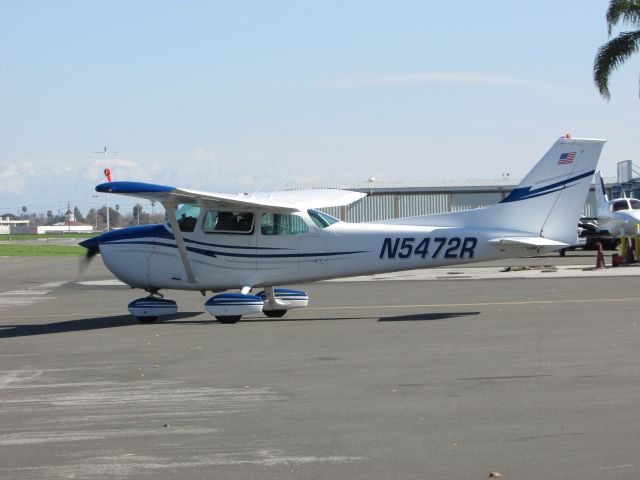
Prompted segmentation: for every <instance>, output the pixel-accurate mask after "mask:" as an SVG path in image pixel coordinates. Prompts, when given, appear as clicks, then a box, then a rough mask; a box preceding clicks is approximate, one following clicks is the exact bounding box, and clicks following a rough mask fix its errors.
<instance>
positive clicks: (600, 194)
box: [595, 171, 640, 237]
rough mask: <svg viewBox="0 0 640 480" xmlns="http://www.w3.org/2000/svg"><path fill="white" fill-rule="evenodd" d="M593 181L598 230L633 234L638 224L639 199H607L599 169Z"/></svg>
mask: <svg viewBox="0 0 640 480" xmlns="http://www.w3.org/2000/svg"><path fill="white" fill-rule="evenodd" d="M595 183H596V208H597V210H598V218H597V224H598V230H599V231H600V232H602V233H607V232H608V233H609V234H610V235H613V236H614V237H619V236H622V235H634V234H635V233H636V225H638V224H640V200H638V199H636V198H626V197H624V198H615V199H613V200H609V197H607V194H606V193H605V188H604V182H603V181H602V175H601V174H600V172H599V171H598V172H596V176H595Z"/></svg>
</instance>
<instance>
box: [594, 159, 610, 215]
mask: <svg viewBox="0 0 640 480" xmlns="http://www.w3.org/2000/svg"><path fill="white" fill-rule="evenodd" d="M595 184H596V210H597V211H598V216H599V217H603V216H605V215H607V214H608V213H609V197H608V196H607V194H606V193H605V192H606V190H605V188H604V181H603V180H602V174H601V173H600V171H599V170H598V171H597V172H596V175H595Z"/></svg>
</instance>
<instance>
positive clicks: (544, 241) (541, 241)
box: [489, 237, 571, 248]
mask: <svg viewBox="0 0 640 480" xmlns="http://www.w3.org/2000/svg"><path fill="white" fill-rule="evenodd" d="M489 243H493V244H494V245H525V246H530V247H558V248H564V247H570V246H571V245H569V244H568V243H563V242H557V241H555V240H549V239H548V238H544V237H498V238H492V239H491V240H489Z"/></svg>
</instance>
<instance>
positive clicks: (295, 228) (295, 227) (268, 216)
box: [260, 213, 309, 235]
mask: <svg viewBox="0 0 640 480" xmlns="http://www.w3.org/2000/svg"><path fill="white" fill-rule="evenodd" d="M308 231H309V227H308V226H307V224H306V223H305V221H304V219H303V218H302V217H300V216H299V215H292V214H290V213H263V214H262V218H261V220H260V232H261V233H262V235H298V234H300V233H305V232H308Z"/></svg>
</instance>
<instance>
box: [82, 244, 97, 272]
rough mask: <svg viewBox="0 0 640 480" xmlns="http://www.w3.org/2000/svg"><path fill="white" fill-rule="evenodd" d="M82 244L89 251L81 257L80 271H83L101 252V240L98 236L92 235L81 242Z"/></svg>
mask: <svg viewBox="0 0 640 480" xmlns="http://www.w3.org/2000/svg"><path fill="white" fill-rule="evenodd" d="M80 245H81V246H82V247H84V248H86V249H87V253H86V254H85V255H84V257H82V258H81V259H80V273H83V272H84V271H85V270H86V269H87V267H88V266H89V263H91V260H93V257H95V256H96V255H97V254H99V253H100V241H99V240H98V237H91V238H88V239H87V240H84V241H82V242H80Z"/></svg>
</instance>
